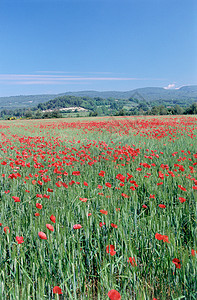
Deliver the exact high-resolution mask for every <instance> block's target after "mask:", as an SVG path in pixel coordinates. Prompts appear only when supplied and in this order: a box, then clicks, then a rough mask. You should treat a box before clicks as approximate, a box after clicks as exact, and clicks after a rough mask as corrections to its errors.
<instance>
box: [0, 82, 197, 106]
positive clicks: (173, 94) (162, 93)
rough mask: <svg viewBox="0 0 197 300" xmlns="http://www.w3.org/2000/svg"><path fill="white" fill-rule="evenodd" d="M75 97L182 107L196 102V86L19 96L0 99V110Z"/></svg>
mask: <svg viewBox="0 0 197 300" xmlns="http://www.w3.org/2000/svg"><path fill="white" fill-rule="evenodd" d="M68 95H69V96H76V97H89V98H95V97H100V98H103V99H109V98H113V99H129V98H135V99H138V100H139V101H140V102H141V101H142V102H144V101H146V102H155V103H157V102H158V104H161V103H162V102H164V103H165V104H166V102H169V103H170V104H173V103H176V104H179V105H182V106H185V105H188V104H191V103H193V102H197V85H192V86H183V87H181V88H179V89H165V88H160V87H147V88H139V89H134V90H131V91H126V92H121V91H106V92H98V91H79V92H65V93H61V94H48V95H27V96H25V95H21V96H10V97H0V109H1V110H2V109H16V108H28V107H29V108H30V107H34V106H37V105H38V104H39V103H45V102H47V101H49V100H53V99H55V98H58V97H61V96H68Z"/></svg>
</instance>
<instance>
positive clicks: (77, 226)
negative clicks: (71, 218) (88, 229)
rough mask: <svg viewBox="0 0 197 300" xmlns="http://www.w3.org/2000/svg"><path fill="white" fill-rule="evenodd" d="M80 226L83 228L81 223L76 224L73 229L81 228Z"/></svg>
mask: <svg viewBox="0 0 197 300" xmlns="http://www.w3.org/2000/svg"><path fill="white" fill-rule="evenodd" d="M80 228H82V226H81V224H75V225H74V226H73V229H80Z"/></svg>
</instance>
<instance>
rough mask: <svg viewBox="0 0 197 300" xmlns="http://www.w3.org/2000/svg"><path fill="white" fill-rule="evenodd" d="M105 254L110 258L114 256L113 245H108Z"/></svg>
mask: <svg viewBox="0 0 197 300" xmlns="http://www.w3.org/2000/svg"><path fill="white" fill-rule="evenodd" d="M106 252H107V253H109V254H110V255H111V256H114V255H115V254H116V251H115V247H114V245H108V246H107V247H106Z"/></svg>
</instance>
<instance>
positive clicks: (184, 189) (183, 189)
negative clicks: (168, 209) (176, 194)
mask: <svg viewBox="0 0 197 300" xmlns="http://www.w3.org/2000/svg"><path fill="white" fill-rule="evenodd" d="M178 187H179V188H180V189H181V190H182V191H187V190H186V188H184V187H183V186H182V185H180V184H179V185H178Z"/></svg>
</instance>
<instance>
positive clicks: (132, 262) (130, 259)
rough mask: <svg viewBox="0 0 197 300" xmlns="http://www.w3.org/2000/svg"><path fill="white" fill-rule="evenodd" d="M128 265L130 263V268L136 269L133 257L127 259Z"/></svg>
mask: <svg viewBox="0 0 197 300" xmlns="http://www.w3.org/2000/svg"><path fill="white" fill-rule="evenodd" d="M128 263H131V265H132V267H135V266H136V267H137V264H136V261H135V257H129V260H128Z"/></svg>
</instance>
